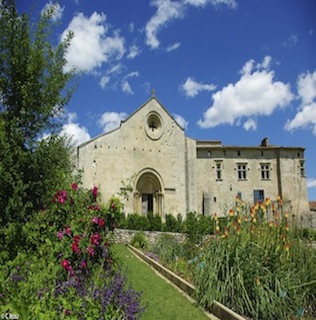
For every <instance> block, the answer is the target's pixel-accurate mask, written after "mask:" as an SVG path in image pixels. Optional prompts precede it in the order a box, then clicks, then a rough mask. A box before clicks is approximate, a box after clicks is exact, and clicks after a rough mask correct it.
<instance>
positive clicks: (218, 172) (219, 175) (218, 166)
mask: <svg viewBox="0 0 316 320" xmlns="http://www.w3.org/2000/svg"><path fill="white" fill-rule="evenodd" d="M216 180H222V162H220V161H217V162H216Z"/></svg>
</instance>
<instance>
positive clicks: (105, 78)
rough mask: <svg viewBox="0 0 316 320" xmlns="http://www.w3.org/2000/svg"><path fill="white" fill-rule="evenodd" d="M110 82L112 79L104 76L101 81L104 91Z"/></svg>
mask: <svg viewBox="0 0 316 320" xmlns="http://www.w3.org/2000/svg"><path fill="white" fill-rule="evenodd" d="M109 82H110V77H109V76H106V75H105V76H102V77H101V79H100V86H101V88H102V89H105V88H106V86H107V84H108V83H109Z"/></svg>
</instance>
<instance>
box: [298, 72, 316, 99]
mask: <svg viewBox="0 0 316 320" xmlns="http://www.w3.org/2000/svg"><path fill="white" fill-rule="evenodd" d="M297 91H298V94H299V96H300V98H301V99H302V103H303V104H308V103H311V102H312V101H313V100H314V99H315V98H316V70H315V71H314V72H313V73H310V72H306V73H303V74H301V75H299V77H298V80H297Z"/></svg>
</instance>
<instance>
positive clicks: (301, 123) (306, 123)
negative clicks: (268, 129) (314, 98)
mask: <svg viewBox="0 0 316 320" xmlns="http://www.w3.org/2000/svg"><path fill="white" fill-rule="evenodd" d="M284 128H285V130H287V131H293V130H295V129H304V128H311V130H312V132H313V134H314V135H315V136H316V102H313V103H311V104H308V105H304V106H303V108H302V109H301V111H299V112H298V113H297V114H296V115H295V117H294V119H293V120H288V121H287V122H286V124H285V127H284Z"/></svg>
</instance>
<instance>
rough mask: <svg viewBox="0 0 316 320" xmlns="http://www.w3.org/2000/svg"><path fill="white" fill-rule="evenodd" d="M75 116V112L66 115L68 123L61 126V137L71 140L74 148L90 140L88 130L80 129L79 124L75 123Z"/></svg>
mask: <svg viewBox="0 0 316 320" xmlns="http://www.w3.org/2000/svg"><path fill="white" fill-rule="evenodd" d="M76 120H77V115H76V113H75V112H72V113H69V114H68V121H67V123H66V124H64V125H63V127H62V130H61V133H60V134H61V135H66V136H68V137H70V138H71V141H72V143H73V144H74V146H78V145H80V144H81V143H84V142H86V141H88V140H90V139H91V137H90V134H89V132H88V129H87V128H85V127H80V125H79V123H75V121H76Z"/></svg>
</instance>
